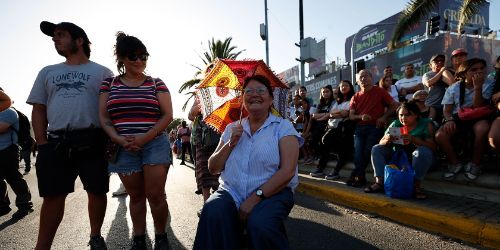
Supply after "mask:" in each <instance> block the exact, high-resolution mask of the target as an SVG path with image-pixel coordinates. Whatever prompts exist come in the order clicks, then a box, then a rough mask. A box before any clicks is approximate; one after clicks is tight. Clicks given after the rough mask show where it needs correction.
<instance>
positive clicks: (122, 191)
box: [113, 184, 127, 197]
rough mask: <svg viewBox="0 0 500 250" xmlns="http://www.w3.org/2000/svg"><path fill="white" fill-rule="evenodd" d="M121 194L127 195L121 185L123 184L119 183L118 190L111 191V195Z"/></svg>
mask: <svg viewBox="0 0 500 250" xmlns="http://www.w3.org/2000/svg"><path fill="white" fill-rule="evenodd" d="M122 195H127V190H125V187H124V186H123V184H120V187H119V188H118V190H116V191H114V192H113V197H115V196H122Z"/></svg>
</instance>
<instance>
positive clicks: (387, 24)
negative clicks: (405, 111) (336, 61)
mask: <svg viewBox="0 0 500 250" xmlns="http://www.w3.org/2000/svg"><path fill="white" fill-rule="evenodd" d="M462 2H463V1H462V0H442V1H439V6H438V7H436V8H435V10H434V11H433V12H432V14H431V15H440V16H441V20H440V29H441V30H443V29H444V26H445V18H446V19H447V20H448V22H449V24H448V27H449V29H451V30H453V29H455V30H454V31H455V32H456V28H457V26H458V21H459V15H458V12H459V8H460V5H461V4H462ZM489 9H490V4H489V3H488V2H487V3H486V4H485V5H484V6H483V7H482V8H481V9H480V10H479V13H478V14H476V15H474V16H473V17H472V18H471V19H470V20H469V21H468V22H467V24H466V25H465V26H464V30H465V32H466V33H467V34H474V32H475V31H478V32H479V34H483V33H484V32H487V31H488V29H489V27H488V26H489ZM400 15H401V12H400V13H397V14H395V15H392V16H390V17H388V18H386V19H384V20H382V21H380V22H378V23H375V24H371V25H367V26H365V27H364V28H362V29H361V30H359V31H358V32H357V33H356V34H355V35H351V36H349V37H348V38H347V39H346V42H345V58H346V61H351V45H352V46H353V49H354V58H355V59H356V58H359V57H363V56H365V55H368V54H370V53H373V52H375V51H377V50H380V49H383V48H385V47H387V44H388V43H389V41H390V40H391V38H392V34H393V33H394V29H395V27H396V24H397V22H398V20H399V16H400ZM426 21H427V18H425V19H422V20H421V21H420V23H418V24H417V25H415V26H414V27H413V28H412V29H411V30H409V31H408V32H407V33H406V34H405V36H404V37H403V38H402V39H401V41H405V40H408V39H410V38H412V37H415V36H422V35H425V30H426ZM354 37H356V39H355V41H354V43H353V38H354Z"/></svg>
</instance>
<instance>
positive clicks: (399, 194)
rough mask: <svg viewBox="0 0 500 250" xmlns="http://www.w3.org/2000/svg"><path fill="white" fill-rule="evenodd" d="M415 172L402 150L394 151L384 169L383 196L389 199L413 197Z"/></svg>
mask: <svg viewBox="0 0 500 250" xmlns="http://www.w3.org/2000/svg"><path fill="white" fill-rule="evenodd" d="M414 177H415V170H414V169H413V167H412V166H411V164H410V162H409V161H408V157H407V156H406V153H405V151H404V150H396V151H395V152H394V154H393V155H392V159H391V161H390V162H389V164H388V165H385V168H384V189H385V194H386V195H387V196H389V197H391V198H402V199H405V198H411V197H413V181H414V180H413V178H414Z"/></svg>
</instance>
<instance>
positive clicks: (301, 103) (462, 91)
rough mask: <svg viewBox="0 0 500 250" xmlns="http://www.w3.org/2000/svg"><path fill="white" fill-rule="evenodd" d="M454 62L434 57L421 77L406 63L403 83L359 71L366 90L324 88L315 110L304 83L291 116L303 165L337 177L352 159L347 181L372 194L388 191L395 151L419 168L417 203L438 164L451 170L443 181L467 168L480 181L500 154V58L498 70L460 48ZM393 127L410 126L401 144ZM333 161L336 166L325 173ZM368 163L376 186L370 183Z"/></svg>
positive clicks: (388, 71)
mask: <svg viewBox="0 0 500 250" xmlns="http://www.w3.org/2000/svg"><path fill="white" fill-rule="evenodd" d="M450 62H451V63H450V66H449V67H446V66H445V64H446V56H445V55H442V54H436V55H434V56H432V57H431V58H430V60H429V71H428V72H427V73H425V74H424V75H423V76H418V75H416V74H415V69H414V65H413V64H408V65H405V67H404V68H405V70H404V78H403V79H400V80H397V79H394V76H393V73H392V67H391V66H387V67H386V68H385V69H384V74H383V76H382V77H381V78H380V79H378V81H377V79H373V78H372V75H371V73H370V71H369V70H361V71H360V72H358V74H356V83H357V84H358V85H359V87H360V89H361V90H360V91H358V92H357V93H354V86H353V85H352V84H351V82H350V81H347V80H342V81H340V83H339V85H338V86H337V87H336V88H332V86H330V85H328V86H324V87H322V88H321V92H320V99H319V102H318V104H317V105H313V102H312V101H311V99H310V98H309V97H307V89H306V88H305V87H304V86H301V88H300V89H298V90H297V91H296V92H295V93H294V95H293V98H292V102H291V105H290V109H289V110H290V113H289V118H290V120H291V121H292V123H293V124H294V126H295V128H296V130H297V131H298V132H299V133H301V136H302V137H303V138H304V139H305V144H304V146H303V147H302V149H301V158H300V161H301V162H303V163H304V164H311V165H317V168H316V169H315V170H314V171H312V172H311V173H310V175H311V176H313V177H318V178H323V177H324V178H326V179H328V180H333V179H338V178H340V175H339V173H340V170H341V168H342V166H344V165H345V164H346V163H347V162H348V161H352V160H353V161H354V169H353V171H352V173H351V175H350V176H349V179H348V180H347V182H346V184H347V185H351V186H354V187H365V192H367V193H371V192H383V191H384V185H383V177H384V166H385V165H386V164H387V163H388V162H389V161H390V159H391V156H392V154H393V152H394V150H396V149H403V150H404V151H405V152H406V153H407V156H408V158H409V160H410V162H412V165H413V167H414V169H415V171H416V175H415V182H414V183H415V184H414V186H415V187H414V196H415V197H416V198H421V199H423V198H425V197H426V196H425V193H424V192H423V189H422V187H421V182H422V180H423V179H424V177H425V175H426V173H427V171H428V170H429V169H430V168H432V167H434V166H435V167H438V168H439V166H440V165H446V169H445V170H444V174H443V178H444V179H447V180H450V179H453V178H455V177H456V175H457V174H459V173H460V172H462V171H463V174H464V176H465V178H466V179H467V180H469V181H475V180H476V179H477V178H478V177H479V176H480V175H481V173H482V172H483V167H482V165H483V164H484V162H481V161H482V160H483V159H484V155H485V153H488V154H490V155H494V154H498V153H499V152H500V146H499V144H500V142H499V141H500V117H499V114H500V104H499V103H500V93H499V90H500V80H499V77H498V72H499V71H500V57H498V58H497V61H496V64H494V65H493V67H492V65H488V64H487V62H486V61H485V60H483V59H480V58H471V59H468V58H467V52H466V51H465V50H464V49H456V50H454V51H453V52H452V53H451V60H450ZM492 68H493V69H494V71H493V72H491V73H490V70H491V69H492ZM488 73H490V74H488ZM396 110H397V111H396ZM395 111H396V112H395ZM391 127H401V128H402V127H404V128H405V133H404V134H403V135H402V136H401V139H402V140H403V143H402V144H401V145H398V144H397V143H395V142H394V141H395V140H396V138H395V137H394V136H393V135H391V134H390V133H389V128H391ZM406 131H407V132H406ZM457 135H460V136H457ZM334 157H335V158H337V164H336V165H335V167H334V169H333V170H332V171H331V172H329V173H326V172H325V168H326V166H327V162H328V161H330V160H332V159H333V158H334ZM440 160H441V161H440ZM370 161H371V165H372V166H373V168H374V176H375V183H373V184H371V185H367V183H366V179H365V174H366V173H365V169H366V166H367V165H368V164H369V163H370ZM483 161H484V160H483Z"/></svg>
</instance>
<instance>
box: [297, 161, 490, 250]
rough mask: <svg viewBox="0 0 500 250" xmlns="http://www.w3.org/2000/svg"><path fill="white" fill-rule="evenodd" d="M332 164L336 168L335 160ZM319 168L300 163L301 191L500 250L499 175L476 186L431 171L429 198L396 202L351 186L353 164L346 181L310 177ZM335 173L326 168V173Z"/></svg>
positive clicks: (343, 173) (427, 185) (427, 183)
mask: <svg viewBox="0 0 500 250" xmlns="http://www.w3.org/2000/svg"><path fill="white" fill-rule="evenodd" d="M329 166H332V162H330V163H329ZM315 167H316V166H315V165H303V164H299V178H300V184H299V187H298V188H297V191H298V192H302V193H305V194H307V195H311V196H314V197H317V198H320V199H324V200H327V201H330V202H333V203H338V204H342V205H345V206H348V207H352V208H355V209H359V210H362V211H366V212H369V213H373V214H377V215H380V216H382V217H385V218H388V219H390V220H393V221H395V222H398V223H401V224H404V225H408V226H413V227H415V228H418V229H421V230H426V231H430V232H434V233H439V234H442V235H446V236H449V237H452V238H456V239H460V240H463V241H466V242H470V243H473V244H479V245H481V246H484V247H488V248H494V249H500V191H499V189H500V183H499V180H500V175H498V172H494V173H492V174H488V175H486V176H483V175H481V177H479V179H478V181H479V180H481V178H482V180H481V181H479V182H477V183H473V184H472V183H467V184H465V183H462V182H463V181H464V180H461V179H460V178H457V180H455V181H454V182H453V183H452V182H448V181H442V180H441V178H440V176H441V173H440V172H439V171H435V172H430V173H429V174H428V176H427V177H426V178H427V180H426V181H424V183H423V187H424V188H425V192H426V194H427V196H428V198H427V199H426V200H415V199H408V200H402V199H392V198H389V197H387V196H385V195H384V194H366V193H364V192H363V189H362V188H353V187H349V186H346V185H345V181H346V180H347V176H348V175H349V173H350V170H351V169H352V167H353V166H352V163H350V164H348V165H347V166H346V167H344V170H343V171H341V173H340V174H341V176H342V177H343V178H341V179H339V180H336V181H328V180H325V179H321V178H313V177H310V176H309V172H311V171H313V170H314V169H315ZM369 168H371V167H369ZM330 170H331V168H328V167H327V169H326V171H327V172H328V171H330ZM366 176H367V178H368V180H369V181H373V177H372V176H373V174H372V173H371V172H370V173H367V175H366ZM369 177H371V178H369ZM483 177H484V178H483ZM429 190H432V192H431V191H429Z"/></svg>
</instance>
